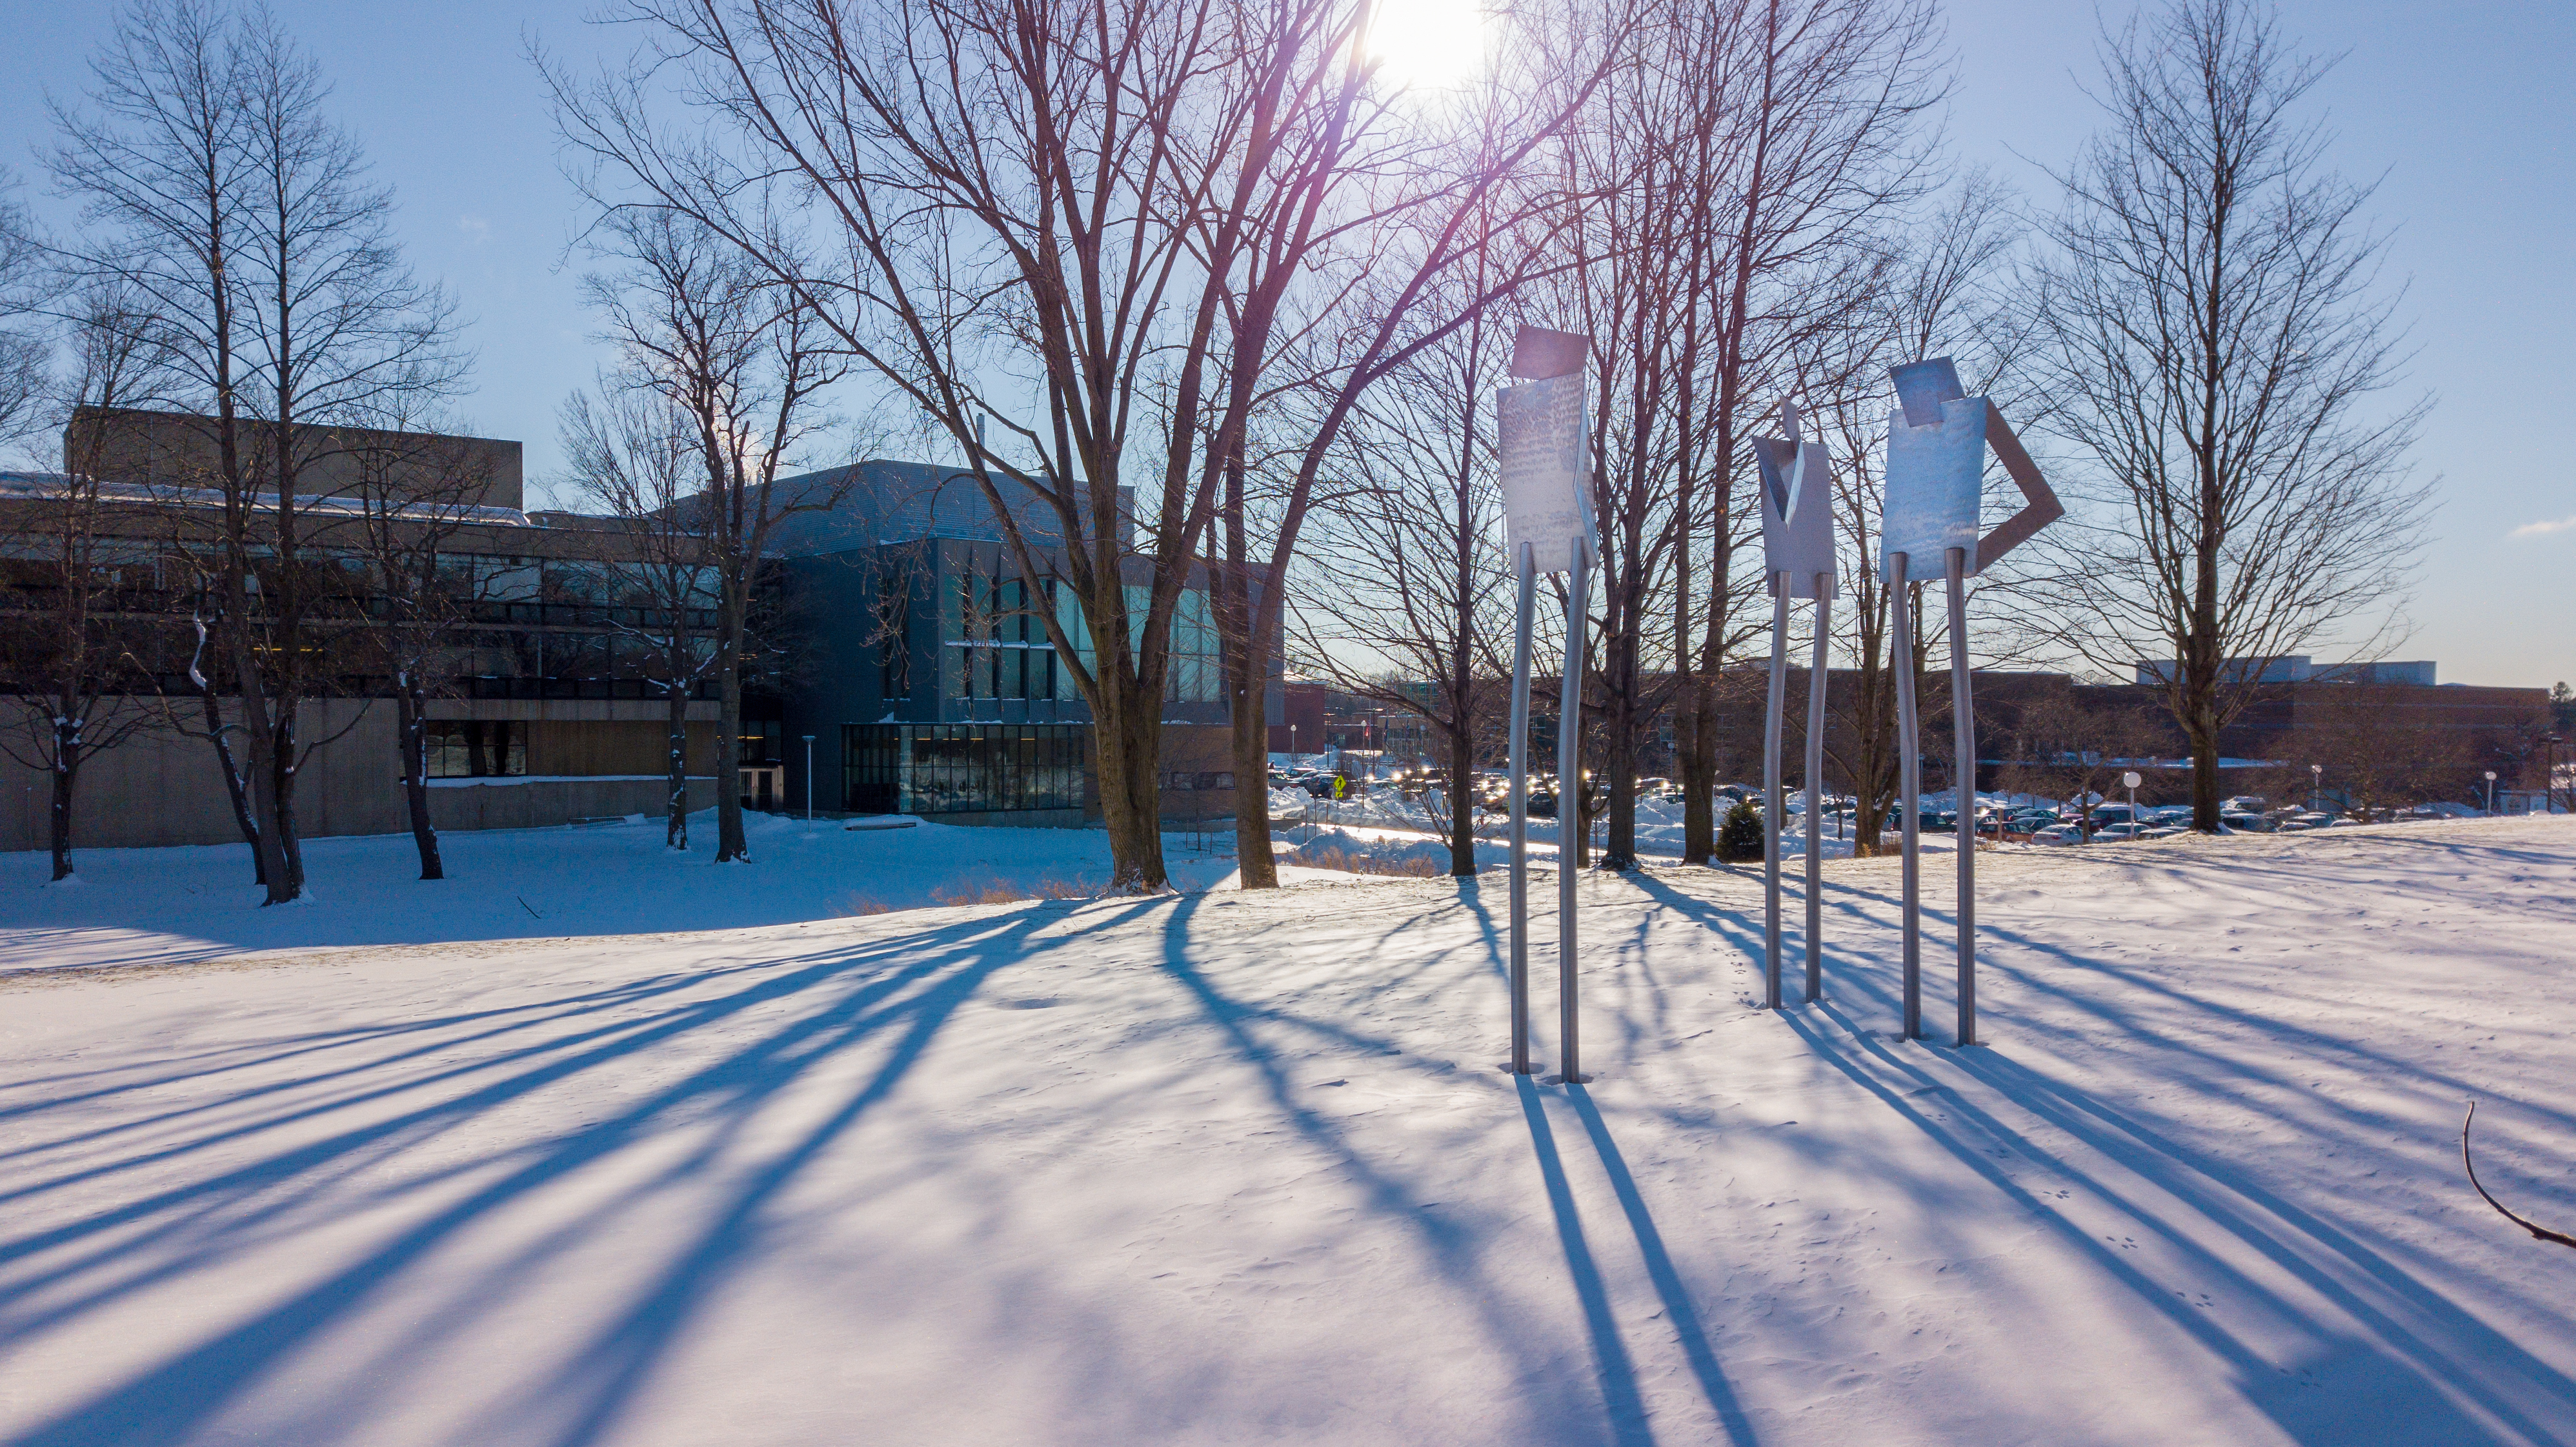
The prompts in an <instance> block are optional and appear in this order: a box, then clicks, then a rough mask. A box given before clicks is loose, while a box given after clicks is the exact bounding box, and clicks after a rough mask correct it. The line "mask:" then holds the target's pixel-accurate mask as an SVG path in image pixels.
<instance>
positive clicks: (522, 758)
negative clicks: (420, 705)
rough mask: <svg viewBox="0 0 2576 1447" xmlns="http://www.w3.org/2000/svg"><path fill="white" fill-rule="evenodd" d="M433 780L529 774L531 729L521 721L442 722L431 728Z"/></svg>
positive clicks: (430, 749) (429, 745) (443, 720)
mask: <svg viewBox="0 0 2576 1447" xmlns="http://www.w3.org/2000/svg"><path fill="white" fill-rule="evenodd" d="M428 755H429V774H428V776H429V777H430V778H433V779H486V778H501V777H507V776H515V775H521V774H525V773H527V772H528V726H527V724H526V723H524V722H522V721H520V720H518V719H440V720H437V721H434V722H432V723H431V724H430V725H429V739H428Z"/></svg>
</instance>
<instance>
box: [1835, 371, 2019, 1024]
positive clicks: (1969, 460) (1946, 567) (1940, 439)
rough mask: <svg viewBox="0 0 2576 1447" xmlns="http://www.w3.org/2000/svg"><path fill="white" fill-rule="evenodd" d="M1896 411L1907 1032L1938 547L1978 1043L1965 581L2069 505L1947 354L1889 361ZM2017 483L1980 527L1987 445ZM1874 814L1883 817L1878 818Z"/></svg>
mask: <svg viewBox="0 0 2576 1447" xmlns="http://www.w3.org/2000/svg"><path fill="white" fill-rule="evenodd" d="M1888 371H1889V375H1890V377H1891V378H1892V379H1893V380H1894V381H1895V383H1896V401H1897V407H1896V410H1895V411H1894V412H1892V413H1890V414H1888V419H1887V499H1886V503H1885V505H1884V507H1883V508H1882V510H1881V513H1880V519H1879V576H1880V577H1881V578H1883V579H1884V580H1885V581H1886V585H1887V588H1888V596H1889V599H1890V600H1891V607H1890V610H1889V619H1888V622H1889V628H1888V636H1889V639H1890V653H1891V657H1890V660H1889V663H1890V666H1891V667H1892V668H1893V669H1894V670H1895V673H1896V728H1897V749H1898V757H1899V760H1900V763H1899V769H1898V792H1899V796H1900V800H1901V802H1900V805H1899V807H1900V808H1901V809H1902V810H1903V811H1904V825H1903V828H1904V844H1903V892H1904V948H1905V1015H1904V1037H1905V1038H1906V1039H1908V1040H1913V1039H1919V1038H1920V1037H1921V1036H1922V1034H1923V961H1922V923H1923V912H1922V843H1923V841H1922V794H1923V748H1922V736H1921V732H1920V729H1919V727H1918V720H1917V717H1916V712H1915V703H1914V656H1913V654H1914V649H1913V635H1914V626H1913V619H1912V617H1911V616H1910V608H1909V604H1910V602H1911V599H1910V597H1909V595H1908V593H1907V589H1906V585H1907V583H1908V582H1909V581H1911V580H1912V578H1913V576H1914V574H1913V572H1912V564H1913V563H1914V561H1915V560H1916V559H1920V558H1928V557H1934V556H1937V557H1939V558H1941V560H1942V565H1943V571H1944V573H1945V574H1946V577H1947V580H1948V584H1949V605H1950V711H1951V721H1952V730H1951V731H1952V735H1953V738H1954V740H1955V742H1956V745H1957V747H1956V751H1955V756H1954V758H1953V761H1952V775H1953V777H1954V778H1955V780H1956V781H1957V786H1958V795H1959V908H1958V929H1959V1043H1960V1044H1961V1045H1974V1044H1975V1043H1977V940H1976V931H1977V914H1976V907H1977V900H1976V882H1977V842H1976V790H1977V728H1976V707H1975V700H1974V699H1973V698H1972V697H1971V696H1970V690H1969V678H1968V618H1967V611H1968V590H1967V580H1968V579H1970V578H1972V577H1975V576H1976V575H1977V574H1978V572H1980V571H1981V570H1983V569H1985V568H1988V567H1991V566H1993V564H1994V563H1995V561H1996V560H1997V559H1999V558H2001V557H2003V555H2004V554H2005V553H2007V552H2010V551H2011V550H2012V549H2013V548H2015V547H2017V546H2019V545H2020V544H2022V543H2024V542H2026V541H2028V540H2029V539H2030V536H2031V535H2032V534H2033V533H2036V532H2038V531H2039V530H2040V529H2041V528H2044V527H2046V526H2048V525H2049V524H2050V523H2052V522H2055V521H2056V520H2057V519H2058V518H2060V517H2062V516H2064V515H2065V511H2066V509H2065V508H2064V507H2062V506H2060V505H2059V503H2058V501H2057V495H2056V494H2055V493H2053V492H2051V491H2049V487H2048V482H2047V480H2046V479H2044V478H2042V477H2041V476H2040V474H2039V466H2038V464H2036V463H2034V462H2032V461H2031V460H2030V453H2029V452H2027V451H2025V450H2024V449H2023V447H2022V445H2021V439H2019V438H2017V437H2015V436H2013V431H2012V428H2011V427H2010V426H2009V425H2007V424H2006V423H2005V422H2004V419H2003V414H2002V413H2001V412H2000V411H1998V410H1996V408H1995V405H1994V403H1993V402H1992V401H1991V400H1990V399H1988V398H1985V397H1970V396H1968V395H1966V393H1965V389H1963V388H1962V387H1961V386H1960V385H1959V369H1958V367H1957V366H1955V365H1954V364H1953V363H1952V362H1951V360H1950V359H1949V358H1948V357H1934V358H1932V359H1931V360H1929V361H1922V362H1909V363H1907V364H1905V365H1903V366H1900V367H1891V368H1889V369H1888ZM1989 447H1992V448H1993V449H1994V454H1995V457H1996V459H1997V460H1999V461H2001V462H2002V463H2003V465H2004V471H2005V473H2006V474H2007V475H2009V476H2010V477H2011V478H2012V480H2013V483H2014V484H2015V485H2016V486H2017V487H2019V488H2020V489H2021V494H2022V498H2023V506H2022V508H2021V510H2020V511H2019V512H2016V513H2014V514H2013V515H2012V516H2011V517H2009V518H2006V519H2004V521H2003V522H2002V523H2000V524H1998V525H1997V526H1996V527H1995V529H1994V531H1992V532H1990V533H1987V534H1986V535H1985V536H1984V537H1982V538H1981V537H1979V536H1978V535H1977V526H1978V522H1979V515H1978V514H1979V504H1980V502H1981V501H1982V500H1983V495H1984V484H1985V472H1986V449H1987V448H1989ZM1870 822H1873V823H1874V822H1875V821H1870Z"/></svg>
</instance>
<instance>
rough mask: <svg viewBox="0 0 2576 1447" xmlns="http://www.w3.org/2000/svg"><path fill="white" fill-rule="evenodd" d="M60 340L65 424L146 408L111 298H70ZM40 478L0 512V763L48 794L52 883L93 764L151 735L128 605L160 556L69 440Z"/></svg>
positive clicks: (117, 494)
mask: <svg viewBox="0 0 2576 1447" xmlns="http://www.w3.org/2000/svg"><path fill="white" fill-rule="evenodd" d="M79 300H80V304H81V305H80V310H79V311H78V312H77V313H75V314H76V315H78V316H79V317H80V318H81V320H80V321H79V322H78V323H77V324H75V325H74V326H73V327H72V329H71V332H70V336H69V342H70V351H71V354H72V357H71V360H72V363H73V371H72V374H71V375H70V376H69V377H68V378H67V379H66V380H67V382H68V384H69V386H68V396H67V397H66V398H65V399H64V401H65V403H67V405H62V406H60V407H59V408H58V412H59V414H60V415H59V416H58V418H57V420H61V418H62V417H68V416H69V415H72V414H74V413H76V412H77V411H78V410H79V409H80V408H82V407H84V406H103V407H113V406H119V405H123V404H126V403H129V402H132V401H134V400H137V399H140V398H145V397H148V396H150V395H151V392H152V389H153V387H154V385H155V376H156V371H157V362H158V358H157V356H156V354H155V352H154V349H153V347H152V345H151V343H150V342H149V341H148V340H145V339H144V335H143V333H144V329H143V328H141V327H139V326H137V325H135V319H134V318H133V317H132V316H131V315H130V312H131V309H132V298H131V297H129V296H126V295H123V294H122V293H120V292H119V291H117V290H116V289H114V288H112V287H101V288H93V289H91V290H90V291H89V292H88V293H86V294H85V295H84V296H82V297H81V298H80V299H79ZM75 437H76V440H75V441H74V443H73V447H72V450H71V451H70V453H69V454H68V455H66V456H65V457H64V458H63V468H62V471H60V472H59V473H55V474H53V475H51V476H50V477H38V478H35V479H31V480H30V485H29V486H28V487H27V488H26V490H25V491H24V493H23V494H22V500H21V501H20V503H19V504H18V505H17V506H15V507H13V508H11V509H10V511H9V517H10V519H11V523H12V525H11V527H10V528H9V529H8V532H7V534H6V536H5V539H0V542H5V548H0V551H5V552H6V554H7V555H8V570H9V572H10V573H11V574H12V575H14V576H13V577H12V581H13V582H15V583H16V584H17V586H16V587H15V588H13V589H11V590H10V591H9V594H8V596H9V599H10V607H9V610H8V614H7V616H6V618H5V619H4V620H0V676H5V678H6V680H7V683H6V688H7V691H8V692H9V693H10V694H12V695H13V696H14V702H15V704H16V708H15V709H14V710H13V711H12V715H11V717H9V719H8V720H7V721H6V726H5V728H0V753H5V754H7V755H8V757H9V758H10V759H12V760H14V761H15V762H17V763H18V764H20V765H22V766H24V767H26V768H29V769H32V770H36V771H38V772H41V773H43V774H44V775H45V776H46V777H47V778H48V780H50V781H51V800H50V803H49V809H48V816H47V817H48V821H49V822H48V830H47V839H48V845H49V847H50V848H51V849H52V851H53V870H54V872H53V877H54V878H55V879H57V880H61V879H68V878H70V877H71V876H72V873H73V867H72V820H73V803H74V798H75V795H76V792H77V790H78V787H79V782H80V774H81V769H82V767H83V766H84V765H86V764H87V763H88V762H89V761H90V760H91V759H93V758H95V757H96V756H97V755H99V754H101V753H104V752H106V751H108V750H110V749H113V748H116V747H118V746H119V745H121V744H124V743H126V742H129V741H130V740H132V739H133V738H135V737H136V736H137V735H139V734H141V733H143V732H144V731H146V730H148V729H149V728H151V727H152V725H153V722H154V716H153V713H152V711H151V709H150V707H149V705H148V703H147V701H146V698H145V697H144V695H146V694H147V692H148V687H149V685H148V682H147V673H148V670H147V668H146V667H145V664H144V662H143V659H144V658H145V657H147V656H150V655H151V654H153V653H154V651H155V649H156V645H157V644H158V643H159V642H160V641H161V640H160V639H159V638H158V637H156V636H155V633H154V630H153V628H152V627H151V620H149V619H148V618H146V617H144V616H141V615H142V612H143V610H141V609H139V608H138V606H137V601H136V600H138V599H149V598H151V597H153V596H154V595H155V594H156V593H157V591H158V590H157V587H156V586H155V585H156V581H157V579H156V574H157V571H158V570H157V568H156V563H157V561H158V558H157V556H156V554H157V549H156V548H155V546H154V545H153V544H152V543H151V542H150V541H149V540H148V539H146V538H141V537H138V536H136V535H135V534H136V530H135V529H134V528H133V526H132V521H133V519H134V518H135V516H136V515H137V514H138V513H140V512H141V511H143V509H142V508H141V507H140V506H139V505H138V500H137V499H136V498H135V497H133V496H131V495H130V494H128V493H126V492H124V491H122V490H117V489H111V488H109V487H107V486H105V485H104V484H102V482H101V480H100V477H99V471H98V467H97V460H96V459H95V458H94V457H92V456H89V455H87V453H86V452H85V451H84V450H82V447H81V443H80V441H79V440H78V439H77V434H75Z"/></svg>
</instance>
